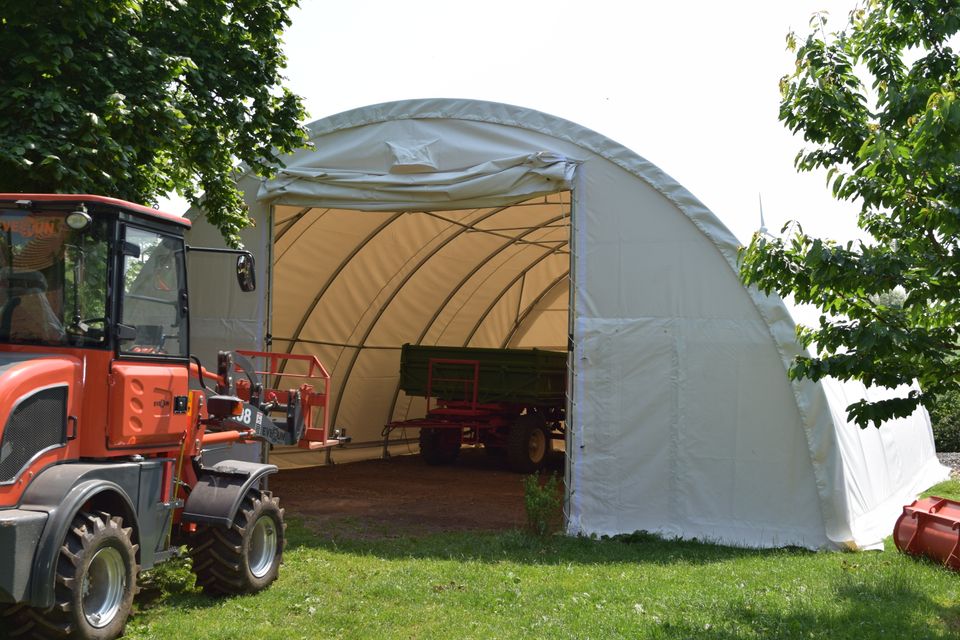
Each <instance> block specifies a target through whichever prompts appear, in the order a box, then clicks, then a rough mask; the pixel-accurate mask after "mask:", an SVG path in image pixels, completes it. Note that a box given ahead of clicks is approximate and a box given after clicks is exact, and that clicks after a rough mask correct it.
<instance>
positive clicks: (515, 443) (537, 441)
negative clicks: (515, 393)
mask: <svg viewBox="0 0 960 640" xmlns="http://www.w3.org/2000/svg"><path fill="white" fill-rule="evenodd" d="M552 449H553V440H552V439H551V437H550V431H549V430H548V429H547V421H546V419H544V417H543V416H542V415H540V414H538V413H528V414H525V415H522V416H520V417H519V418H517V419H516V421H515V422H514V423H513V425H512V426H511V427H510V434H509V435H508V437H507V459H508V460H509V461H510V468H511V469H512V470H514V471H516V472H517V473H533V472H534V471H536V470H537V469H539V468H540V467H542V466H543V464H544V463H545V462H546V461H547V456H548V455H550V451H551V450H552Z"/></svg>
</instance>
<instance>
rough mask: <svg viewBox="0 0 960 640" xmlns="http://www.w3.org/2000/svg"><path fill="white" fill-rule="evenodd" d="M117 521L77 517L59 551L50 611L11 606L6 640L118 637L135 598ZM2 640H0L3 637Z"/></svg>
mask: <svg viewBox="0 0 960 640" xmlns="http://www.w3.org/2000/svg"><path fill="white" fill-rule="evenodd" d="M132 535H133V530H132V529H131V528H129V527H124V526H123V518H121V517H120V516H111V515H110V514H108V513H104V512H99V511H98V512H84V511H81V512H79V513H77V515H76V516H74V518H73V522H72V523H71V525H70V528H69V529H68V530H67V535H66V537H65V539H64V541H63V544H62V546H61V547H60V555H59V556H58V558H57V573H56V578H55V582H54V597H55V599H56V602H55V604H54V605H53V608H52V609H47V610H42V609H35V608H33V607H27V606H20V607H18V606H17V605H14V606H13V607H10V608H9V609H8V610H7V611H5V612H4V615H3V617H2V618H0V625H7V627H8V628H9V630H8V634H9V635H10V637H24V638H41V639H43V640H61V639H63V638H71V639H73V638H77V639H79V640H113V639H114V638H118V637H120V636H121V635H123V630H124V627H126V624H127V618H129V617H130V611H131V610H132V608H133V597H134V595H136V592H137V571H138V567H137V549H138V548H139V547H138V546H137V545H136V544H134V543H133V539H132ZM5 637H6V636H5Z"/></svg>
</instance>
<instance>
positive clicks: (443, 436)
mask: <svg viewBox="0 0 960 640" xmlns="http://www.w3.org/2000/svg"><path fill="white" fill-rule="evenodd" d="M420 455H421V456H422V457H423V459H424V461H425V462H426V463H427V464H429V465H431V466H434V467H435V466H439V465H442V464H450V463H451V462H453V461H454V460H456V459H457V456H459V455H460V432H459V431H458V430H457V429H436V428H431V427H426V428H422V429H420Z"/></svg>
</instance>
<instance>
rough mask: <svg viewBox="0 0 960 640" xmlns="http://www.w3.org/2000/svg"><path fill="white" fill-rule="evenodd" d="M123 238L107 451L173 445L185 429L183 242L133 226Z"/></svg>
mask: <svg viewBox="0 0 960 640" xmlns="http://www.w3.org/2000/svg"><path fill="white" fill-rule="evenodd" d="M122 232H123V236H124V242H123V245H122V246H123V251H122V256H121V258H122V265H121V269H120V270H119V271H120V286H119V287H118V289H119V293H120V295H119V296H118V298H119V299H118V302H117V306H118V308H117V310H116V316H115V317H116V318H117V324H116V332H117V336H118V340H117V342H118V357H117V359H116V360H114V362H113V365H112V366H111V371H110V379H109V385H110V413H109V415H110V418H109V420H110V427H109V430H108V434H109V435H108V446H109V447H110V448H113V449H116V448H149V447H165V446H169V445H176V444H178V443H179V442H180V440H181V438H182V437H183V434H184V433H185V432H186V430H187V427H188V423H187V394H188V377H189V376H188V373H189V368H188V365H189V351H188V349H189V347H188V335H187V333H188V329H189V326H188V321H187V304H186V300H187V297H186V277H185V276H186V273H185V269H184V244H183V238H182V237H178V236H174V235H169V234H165V233H162V232H160V231H155V230H151V229H148V228H141V227H138V226H134V225H130V224H127V225H124V227H123V229H122Z"/></svg>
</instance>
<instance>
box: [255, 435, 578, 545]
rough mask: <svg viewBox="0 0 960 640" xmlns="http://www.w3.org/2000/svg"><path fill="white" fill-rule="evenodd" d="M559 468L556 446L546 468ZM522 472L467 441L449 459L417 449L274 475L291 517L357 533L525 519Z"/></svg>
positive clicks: (334, 531)
mask: <svg viewBox="0 0 960 640" xmlns="http://www.w3.org/2000/svg"><path fill="white" fill-rule="evenodd" d="M550 472H556V473H557V474H558V475H560V476H562V473H563V454H562V453H558V452H554V455H553V457H552V458H551V460H550V465H549V466H548V469H547V470H546V473H550ZM523 478H524V476H523V475H521V474H518V473H513V472H511V471H509V470H508V469H507V468H506V464H505V462H504V461H502V460H500V459H497V458H491V457H490V456H487V455H486V453H485V452H484V451H483V450H482V449H465V450H463V451H462V452H461V454H460V457H459V458H458V459H457V461H456V462H455V463H454V464H452V465H450V466H439V467H431V466H429V465H427V464H426V463H425V462H423V460H422V459H421V458H420V456H418V455H405V456H396V457H393V458H390V459H388V460H368V461H364V462H350V463H342V464H335V465H332V466H323V467H309V468H303V469H285V470H282V471H281V472H280V473H278V474H276V475H274V476H271V478H270V490H271V491H273V492H274V494H275V495H277V496H279V498H280V504H281V505H282V506H283V507H284V508H285V509H286V512H287V516H288V517H291V516H292V517H295V518H299V519H300V520H301V521H302V522H304V524H305V525H306V526H307V527H309V528H310V529H311V530H313V531H315V532H316V533H318V534H320V535H330V536H337V537H342V536H350V537H360V538H390V537H402V536H417V535H424V534H428V533H438V532H447V531H499V530H506V529H515V528H520V527H523V526H524V523H525V517H526V516H525V514H524V508H523Z"/></svg>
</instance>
